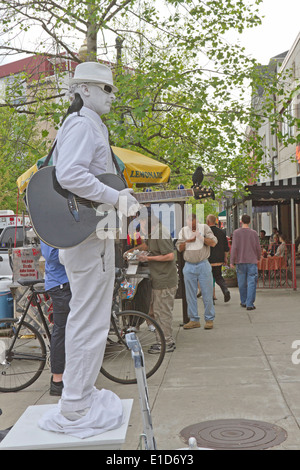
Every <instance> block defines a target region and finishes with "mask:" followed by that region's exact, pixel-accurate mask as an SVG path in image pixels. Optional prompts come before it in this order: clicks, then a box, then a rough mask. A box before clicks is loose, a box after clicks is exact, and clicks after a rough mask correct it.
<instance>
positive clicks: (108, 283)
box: [39, 62, 139, 437]
mask: <svg viewBox="0 0 300 470" xmlns="http://www.w3.org/2000/svg"><path fill="white" fill-rule="evenodd" d="M117 91H118V90H117V88H116V87H115V86H114V85H113V77H112V72H111V70H110V69H109V68H108V67H106V66H104V65H102V64H99V63H97V62H84V63H81V64H79V65H78V66H77V67H76V69H75V74H74V77H73V78H72V79H71V80H70V92H71V94H73V96H75V93H76V98H77V101H78V95H79V96H80V97H81V100H82V104H83V107H82V108H81V109H79V108H80V106H75V107H74V109H75V111H76V112H72V106H71V107H70V108H69V109H71V114H70V115H69V116H68V117H67V118H66V119H65V120H64V122H63V124H62V126H61V128H60V129H59V131H58V133H57V144H56V147H55V150H54V153H53V163H54V165H55V167H56V177H57V180H58V182H59V184H60V185H61V186H62V187H63V188H65V189H67V190H69V191H70V192H71V193H73V194H75V195H77V196H79V197H82V198H85V199H88V200H91V201H95V202H96V203H99V204H100V203H103V204H110V205H112V206H114V207H115V208H117V209H118V210H121V204H122V203H123V204H122V207H123V209H122V211H123V212H124V213H126V215H127V216H128V215H134V214H135V213H136V211H137V210H138V208H139V205H138V202H137V201H136V199H135V198H134V196H133V195H132V190H130V189H127V188H126V189H124V190H122V191H120V192H119V191H117V190H115V189H112V188H111V187H109V186H107V185H105V184H103V183H101V182H100V181H99V180H98V179H97V178H96V177H95V176H96V175H100V174H103V173H116V164H115V160H113V155H112V152H111V149H110V145H109V141H108V131H107V128H106V126H105V125H104V123H103V122H102V120H101V116H102V115H103V114H106V113H108V112H109V111H110V109H111V105H112V103H113V101H114V100H115V93H116V92H117ZM81 100H80V99H79V102H81ZM124 200H125V205H124ZM59 256H60V260H61V262H62V263H63V264H64V266H65V269H66V272H67V276H68V279H69V282H70V287H71V291H72V299H71V302H70V313H69V316H68V321H67V327H66V339H65V349H66V364H65V371H64V374H63V386H64V388H63V392H62V397H61V400H60V402H59V404H58V407H57V409H54V410H51V411H50V412H49V413H47V414H45V415H44V416H43V417H42V418H41V420H40V422H39V425H40V427H41V428H43V429H47V430H52V431H56V432H64V433H67V434H71V435H76V436H78V437H87V436H90V435H93V434H99V433H100V432H103V431H106V430H108V429H113V428H116V427H119V426H120V425H121V424H122V419H123V413H122V404H121V400H120V399H119V398H118V397H117V396H116V395H115V394H114V393H112V392H110V391H108V390H103V389H102V390H97V389H96V388H95V382H96V379H97V376H98V374H99V371H100V368H101V365H102V361H103V356H104V351H105V346H106V340H107V335H108V330H109V326H110V315H111V304H112V296H113V287H114V279H115V254H114V240H113V239H112V238H105V239H103V237H100V238H99V237H98V236H97V234H96V232H95V233H93V234H92V235H91V236H90V237H89V238H88V239H87V240H85V241H84V242H83V243H81V244H80V245H78V246H75V247H72V248H68V249H64V250H60V251H59Z"/></svg>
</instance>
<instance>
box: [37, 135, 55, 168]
mask: <svg viewBox="0 0 300 470" xmlns="http://www.w3.org/2000/svg"><path fill="white" fill-rule="evenodd" d="M55 147H56V140H55V142H54V144H53V145H52V147H51V150H50V152H49V153H48V155H47V157H46V160H45V161H44V163H43V164H42V166H41V168H44V167H45V166H48V165H49V161H50V158H51V157H52V154H53V152H54V149H55Z"/></svg>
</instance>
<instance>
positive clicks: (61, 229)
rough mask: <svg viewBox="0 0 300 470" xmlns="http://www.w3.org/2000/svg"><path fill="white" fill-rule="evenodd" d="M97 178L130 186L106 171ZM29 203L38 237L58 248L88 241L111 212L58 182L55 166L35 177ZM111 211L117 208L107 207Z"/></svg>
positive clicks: (115, 186) (116, 185)
mask: <svg viewBox="0 0 300 470" xmlns="http://www.w3.org/2000/svg"><path fill="white" fill-rule="evenodd" d="M97 179H98V180H99V181H101V182H102V183H104V184H105V185H107V186H110V187H111V188H113V189H116V190H117V191H121V190H122V189H125V188H126V185H125V183H124V181H123V180H122V178H120V177H119V176H118V175H114V174H103V175H99V176H97ZM26 202H27V207H28V212H29V216H30V219H31V223H32V226H33V228H34V231H35V232H36V234H37V236H38V237H39V238H40V240H42V241H43V242H45V243H46V244H47V245H50V246H52V247H54V248H70V247H72V246H76V245H79V244H80V243H82V242H83V241H84V240H86V239H87V238H88V237H89V236H90V235H91V234H92V233H93V232H94V231H95V230H96V227H97V224H98V223H99V222H100V221H101V218H103V217H106V216H107V212H103V211H102V212H97V208H98V206H99V203H93V202H92V201H87V200H84V199H81V198H77V197H75V196H73V195H71V194H70V193H69V191H67V190H65V189H63V188H62V187H61V186H60V185H59V183H58V182H57V179H56V175H55V167H54V166H47V167H45V168H42V169H40V170H39V171H37V172H36V173H34V175H33V176H32V177H31V179H30V181H29V184H28V187H27V191H26ZM106 208H107V211H112V210H114V208H113V206H110V207H108V206H106Z"/></svg>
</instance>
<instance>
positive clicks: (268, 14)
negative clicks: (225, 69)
mask: <svg viewBox="0 0 300 470" xmlns="http://www.w3.org/2000/svg"><path fill="white" fill-rule="evenodd" d="M259 11H260V16H262V15H264V16H265V18H263V19H262V25H261V26H259V27H256V28H251V29H248V30H246V31H245V32H244V33H243V34H242V35H240V36H239V38H240V43H241V45H242V46H244V47H245V48H246V51H247V53H249V54H250V55H251V56H253V57H254V58H255V59H257V60H258V61H259V62H260V63H261V64H263V65H266V64H268V63H269V60H270V58H271V57H274V56H276V55H278V54H281V53H282V52H285V51H288V50H289V49H290V48H291V47H292V45H293V44H294V41H295V39H296V38H297V36H298V34H299V32H300V21H299V18H300V1H299V0H264V1H263V3H262V4H261V5H260V6H259Z"/></svg>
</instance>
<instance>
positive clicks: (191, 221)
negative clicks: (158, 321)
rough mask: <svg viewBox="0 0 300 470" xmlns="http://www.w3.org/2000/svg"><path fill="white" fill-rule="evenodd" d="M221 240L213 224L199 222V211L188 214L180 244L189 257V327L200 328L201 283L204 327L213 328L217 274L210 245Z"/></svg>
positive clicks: (186, 282) (186, 281) (186, 276)
mask: <svg viewBox="0 0 300 470" xmlns="http://www.w3.org/2000/svg"><path fill="white" fill-rule="evenodd" d="M217 243H218V240H217V238H216V237H215V235H214V234H213V232H212V230H211V228H210V227H209V226H208V225H206V224H199V223H198V221H197V218H196V215H195V214H192V215H190V216H189V217H188V220H187V226H185V227H183V228H182V229H181V230H180V232H179V235H178V240H177V242H176V248H177V249H178V251H179V252H183V258H184V260H185V265H184V268H183V277H184V285H185V291H186V299H187V304H188V316H189V319H190V321H189V322H188V323H186V324H185V325H184V326H183V328H184V329H185V330H189V329H191V328H200V318H199V315H198V305H197V292H198V283H199V285H200V289H201V293H202V300H203V304H204V318H205V326H204V328H205V329H206V330H208V329H212V328H213V322H214V319H215V307H214V304H213V277H212V269H211V265H210V263H209V261H208V258H209V256H210V247H212V246H215V245H216V244H217Z"/></svg>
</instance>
